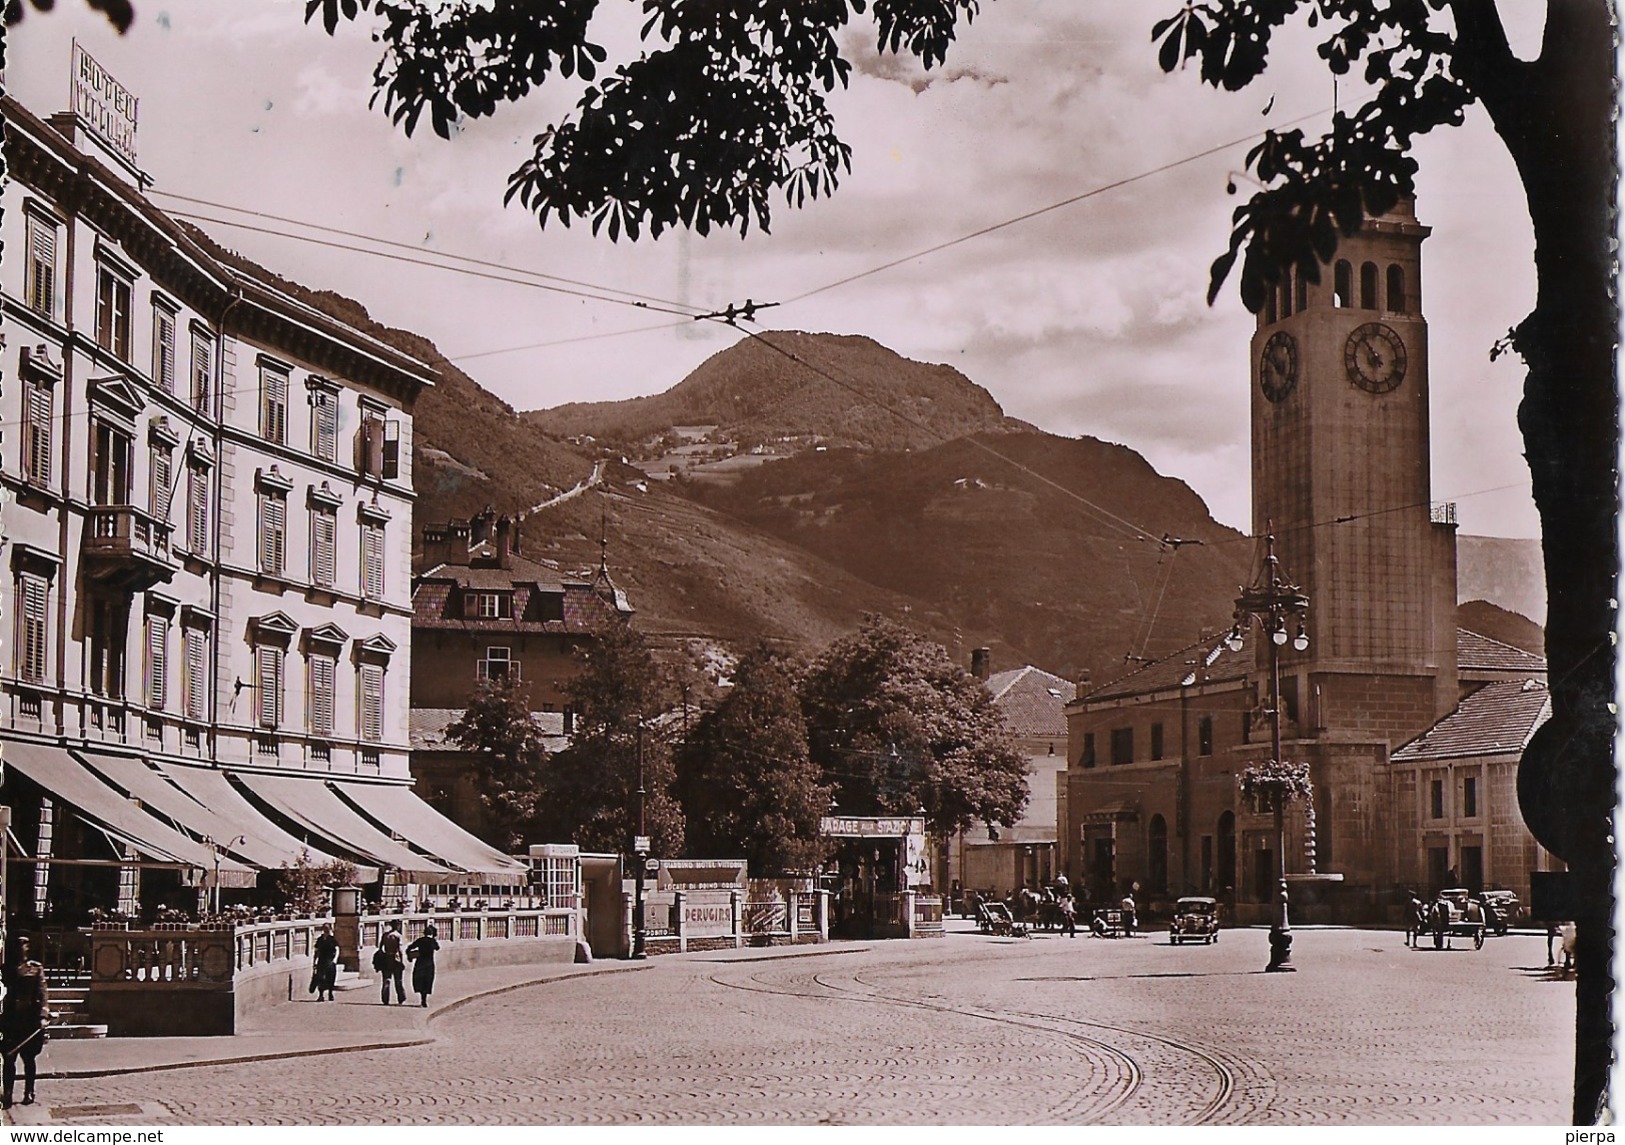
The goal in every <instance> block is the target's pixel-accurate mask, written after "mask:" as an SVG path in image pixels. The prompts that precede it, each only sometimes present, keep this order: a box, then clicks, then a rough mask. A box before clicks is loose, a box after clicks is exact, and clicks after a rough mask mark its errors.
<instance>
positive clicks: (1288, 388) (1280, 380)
mask: <svg viewBox="0 0 1625 1145" xmlns="http://www.w3.org/2000/svg"><path fill="white" fill-rule="evenodd" d="M1297 384H1298V344H1297V343H1296V342H1294V341H1293V340H1292V335H1290V334H1288V333H1287V332H1286V331H1285V330H1277V331H1276V332H1275V333H1274V334H1271V335H1270V340H1269V341H1268V342H1265V343H1264V352H1263V353H1262V354H1261V355H1259V359H1258V388H1259V389H1261V390H1263V391H1264V396H1265V397H1266V398H1268V399H1269V400H1270V401H1272V402H1279V401H1285V400H1286V396H1287V395H1288V394H1290V393H1291V392H1292V388H1293V387H1294V386H1296V385H1297Z"/></svg>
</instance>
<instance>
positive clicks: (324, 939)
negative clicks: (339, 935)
mask: <svg viewBox="0 0 1625 1145" xmlns="http://www.w3.org/2000/svg"><path fill="white" fill-rule="evenodd" d="M311 953H312V954H313V955H314V957H315V963H314V965H313V966H312V967H311V971H310V989H311V992H312V993H314V994H315V995H316V1001H318V1002H334V1001H337V998H336V997H335V995H334V993H333V991H334V988H335V987H336V986H337V984H338V977H339V940H338V939H336V938H334V937H333V926H332V924H331V923H326V922H324V923H322V929H321V933H320V934H318V935H317V936H316V945H315V947H314V948H313V949H312V951H311ZM324 994H325V995H326V997H323V995H324Z"/></svg>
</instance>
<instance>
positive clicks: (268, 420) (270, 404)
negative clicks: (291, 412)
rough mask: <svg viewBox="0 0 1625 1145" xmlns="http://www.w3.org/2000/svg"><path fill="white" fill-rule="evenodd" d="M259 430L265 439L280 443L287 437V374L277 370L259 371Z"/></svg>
mask: <svg viewBox="0 0 1625 1145" xmlns="http://www.w3.org/2000/svg"><path fill="white" fill-rule="evenodd" d="M260 385H261V387H262V390H263V397H262V398H261V408H260V416H261V423H262V424H261V425H260V432H261V434H262V435H263V436H264V437H265V440H266V441H270V442H274V443H275V444H277V445H282V444H284V443H285V442H286V441H287V437H288V375H286V374H284V373H281V372H280V371H278V370H269V369H267V370H262V371H260Z"/></svg>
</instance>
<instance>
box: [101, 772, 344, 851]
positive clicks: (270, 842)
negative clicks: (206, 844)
mask: <svg viewBox="0 0 1625 1145" xmlns="http://www.w3.org/2000/svg"><path fill="white" fill-rule="evenodd" d="M73 754H74V755H76V756H78V758H79V759H81V760H83V761H84V762H85V763H86V764H87V765H89V767H90V769H91V770H92V771H94V772H97V773H98V774H100V775H101V776H102V777H103V778H104V779H107V780H109V781H110V782H111V783H112V784H113V786H115V787H117V788H119V789H120V790H121V791H124V792H126V793H128V794H129V795H130V797H131V798H133V799H139V800H140V801H141V802H142V804H143V805H145V806H146V807H147V809H148V810H150V811H152V812H155V813H156V814H158V815H161V816H163V817H164V818H165V819H168V820H169V821H170V822H172V823H174V824H175V825H176V826H178V827H181V828H184V829H185V830H187V831H190V832H192V833H193V834H195V835H198V836H200V837H201V836H207V837H209V838H212V839H213V840H214V841H215V842H216V843H217V844H218V845H219V846H221V847H223V848H224V849H225V850H227V851H229V852H230V853H231V854H232V855H234V856H236V857H238V858H240V859H242V860H243V861H244V862H246V863H248V864H249V865H251V866H255V867H261V868H264V869H266V870H275V869H277V868H278V867H285V866H293V865H294V863H296V862H297V861H298V859H299V852H300V851H308V852H309V853H310V859H311V861H312V862H314V863H326V862H330V861H331V860H332V856H331V855H328V854H325V853H324V852H321V851H318V850H316V849H315V848H313V847H309V846H307V845H306V844H304V843H301V842H300V841H299V840H298V839H295V838H294V837H293V836H292V835H290V834H288V833H287V832H286V831H284V830H282V828H280V827H278V826H277V825H276V824H275V823H273V822H271V821H270V820H269V819H267V818H266V817H265V816H263V815H261V814H259V813H258V812H256V811H255V810H254V809H253V808H252V807H250V806H249V805H248V803H247V802H246V801H239V803H238V805H237V806H235V807H230V806H221V805H220V804H219V803H218V802H216V801H211V802H207V803H205V802H203V801H202V800H201V799H200V798H199V797H198V796H196V795H192V794H188V793H187V792H186V791H185V790H182V787H183V786H184V785H183V784H180V782H179V781H178V780H175V779H171V778H170V777H169V776H168V775H167V774H166V773H165V772H162V771H160V770H158V769H157V768H156V767H154V766H153V765H152V764H150V763H148V762H147V761H146V760H145V759H138V758H136V757H135V756H128V755H105V754H103V753H101V752H92V751H75V752H74V753H73ZM176 770H179V771H189V770H192V769H190V768H177V769H176Z"/></svg>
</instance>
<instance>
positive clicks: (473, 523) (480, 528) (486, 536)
mask: <svg viewBox="0 0 1625 1145" xmlns="http://www.w3.org/2000/svg"><path fill="white" fill-rule="evenodd" d="M496 518H497V511H496V510H495V509H493V508H492V507H491V506H489V505H487V506H486V507H485V512H483V513H480V514H477V515H476V516H474V517H471V518H469V521H468V524H469V528H470V529H471V530H472V533H471V535H470V536H469V538H468V547H469V548H471V549H473V548H477V547H479V546H480V545H483V544H484V543H485V542H486V541H489V540H490V539H491V532H492V526H493V525H494V524H495V523H496Z"/></svg>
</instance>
